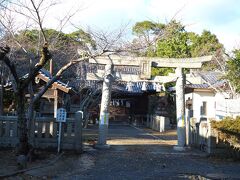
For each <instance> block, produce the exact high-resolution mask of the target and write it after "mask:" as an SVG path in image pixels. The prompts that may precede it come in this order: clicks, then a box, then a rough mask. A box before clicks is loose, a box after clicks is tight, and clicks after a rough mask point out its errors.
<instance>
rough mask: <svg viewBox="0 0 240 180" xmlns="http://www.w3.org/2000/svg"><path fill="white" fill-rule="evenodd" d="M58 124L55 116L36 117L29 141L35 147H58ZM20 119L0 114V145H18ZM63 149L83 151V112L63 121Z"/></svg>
mask: <svg viewBox="0 0 240 180" xmlns="http://www.w3.org/2000/svg"><path fill="white" fill-rule="evenodd" d="M58 126H59V123H58V122H56V120H55V119H54V118H49V117H36V118H35V120H34V121H33V122H32V124H31V130H30V137H29V142H30V144H31V145H33V147H35V148H41V149H52V148H57V142H58V135H59V131H58ZM17 127H18V121H17V117H16V116H0V147H16V145H17V144H18V142H19V140H18V139H19V138H18V128H17ZM61 137H62V139H61V149H67V150H76V151H82V121H81V114H80V113H78V112H77V113H76V114H75V118H68V119H67V120H66V123H63V130H62V136H61Z"/></svg>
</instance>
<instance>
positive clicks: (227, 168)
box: [13, 124, 240, 180]
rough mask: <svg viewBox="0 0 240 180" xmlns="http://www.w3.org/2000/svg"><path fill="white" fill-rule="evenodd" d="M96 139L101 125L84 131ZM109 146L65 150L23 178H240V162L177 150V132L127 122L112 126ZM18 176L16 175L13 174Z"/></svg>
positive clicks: (98, 179)
mask: <svg viewBox="0 0 240 180" xmlns="http://www.w3.org/2000/svg"><path fill="white" fill-rule="evenodd" d="M84 136H85V139H89V138H90V137H91V138H92V139H95V138H96V136H97V129H96V128H94V127H92V128H90V129H87V130H85V131H84ZM108 137H109V139H108V144H110V148H109V149H105V150H98V149H94V148H93V147H92V146H91V145H89V144H91V143H92V141H91V142H90V143H87V144H88V145H87V146H85V152H84V153H83V154H82V155H79V156H77V155H74V154H64V155H63V157H62V159H61V160H59V161H58V162H57V163H56V164H55V165H52V166H49V167H46V168H42V169H37V170H34V171H29V172H27V173H25V174H24V175H21V176H19V178H20V179H21V178H22V179H57V180H58V179H96V180H101V179H103V180H108V179H116V180H118V179H119V180H121V179H124V180H125V179H131V180H132V179H133V180H135V179H240V162H232V161H226V160H225V161H224V160H219V159H214V158H207V157H206V154H204V153H202V152H199V151H196V150H189V151H186V152H177V151H174V150H173V146H174V145H176V142H177V141H176V132H175V131H174V130H171V131H168V132H166V133H158V132H155V131H151V130H149V129H142V128H136V127H133V126H129V125H124V124H115V125H110V126H109V136H108ZM13 179H14V178H13Z"/></svg>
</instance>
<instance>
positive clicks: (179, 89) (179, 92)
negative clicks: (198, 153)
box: [174, 67, 186, 151]
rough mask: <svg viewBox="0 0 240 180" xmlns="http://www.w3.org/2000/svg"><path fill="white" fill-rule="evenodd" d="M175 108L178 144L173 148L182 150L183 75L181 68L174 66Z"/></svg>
mask: <svg viewBox="0 0 240 180" xmlns="http://www.w3.org/2000/svg"><path fill="white" fill-rule="evenodd" d="M176 76H177V78H178V79H177V82H176V110H177V114H176V115H177V116H176V117H177V136H178V145H177V146H175V147H174V149H175V150H179V151H181V150H184V149H185V148H184V147H185V145H186V131H185V116H184V110H185V101H184V77H183V69H182V68H180V67H178V68H176Z"/></svg>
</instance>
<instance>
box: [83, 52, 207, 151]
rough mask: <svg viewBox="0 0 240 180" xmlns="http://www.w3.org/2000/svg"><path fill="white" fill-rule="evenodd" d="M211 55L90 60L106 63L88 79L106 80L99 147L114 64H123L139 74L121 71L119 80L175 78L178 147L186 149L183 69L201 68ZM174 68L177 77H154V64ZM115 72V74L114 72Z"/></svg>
mask: <svg viewBox="0 0 240 180" xmlns="http://www.w3.org/2000/svg"><path fill="white" fill-rule="evenodd" d="M211 59H212V56H203V57H197V58H158V57H130V56H116V55H111V56H102V57H98V58H96V59H89V63H92V64H101V65H105V70H100V71H98V72H97V73H87V80H100V79H102V80H103V88H102V100H101V109H100V119H99V135H98V143H97V145H98V146H99V147H106V146H108V145H107V144H106V139H107V131H108V120H109V103H110V100H111V86H112V81H113V79H114V78H113V77H116V74H115V73H114V72H113V67H114V66H122V67H139V68H140V73H139V74H134V75H132V74H124V73H119V74H118V75H117V76H118V78H119V80H121V81H126V82H139V81H143V82H148V81H151V82H153V81H154V82H159V83H166V82H169V81H173V80H174V79H176V109H177V112H176V117H177V135H178V145H177V146H175V147H174V149H175V150H184V149H185V148H184V146H185V144H186V130H185V129H186V128H185V116H184V114H185V112H184V109H185V100H184V80H183V68H188V69H198V68H201V66H202V63H203V62H207V61H210V60H211ZM152 66H153V67H171V68H176V71H175V76H173V77H168V76H164V77H163V76H156V77H155V78H154V79H151V67H152ZM114 74H115V75H114Z"/></svg>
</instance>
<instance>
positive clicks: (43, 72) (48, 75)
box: [39, 68, 75, 92]
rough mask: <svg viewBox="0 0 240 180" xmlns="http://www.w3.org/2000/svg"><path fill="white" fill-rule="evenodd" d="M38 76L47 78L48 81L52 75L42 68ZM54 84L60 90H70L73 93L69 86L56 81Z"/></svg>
mask: <svg viewBox="0 0 240 180" xmlns="http://www.w3.org/2000/svg"><path fill="white" fill-rule="evenodd" d="M39 74H40V75H42V76H43V77H45V78H47V80H48V81H49V80H50V79H51V78H52V75H51V74H50V73H49V71H47V70H46V69H44V68H42V69H40V71H39ZM55 83H56V84H57V85H58V86H61V87H62V88H66V89H67V90H72V91H73V92H75V91H74V89H73V88H72V87H71V86H69V85H68V84H66V83H63V82H62V81H59V80H57V81H56V82H55Z"/></svg>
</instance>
